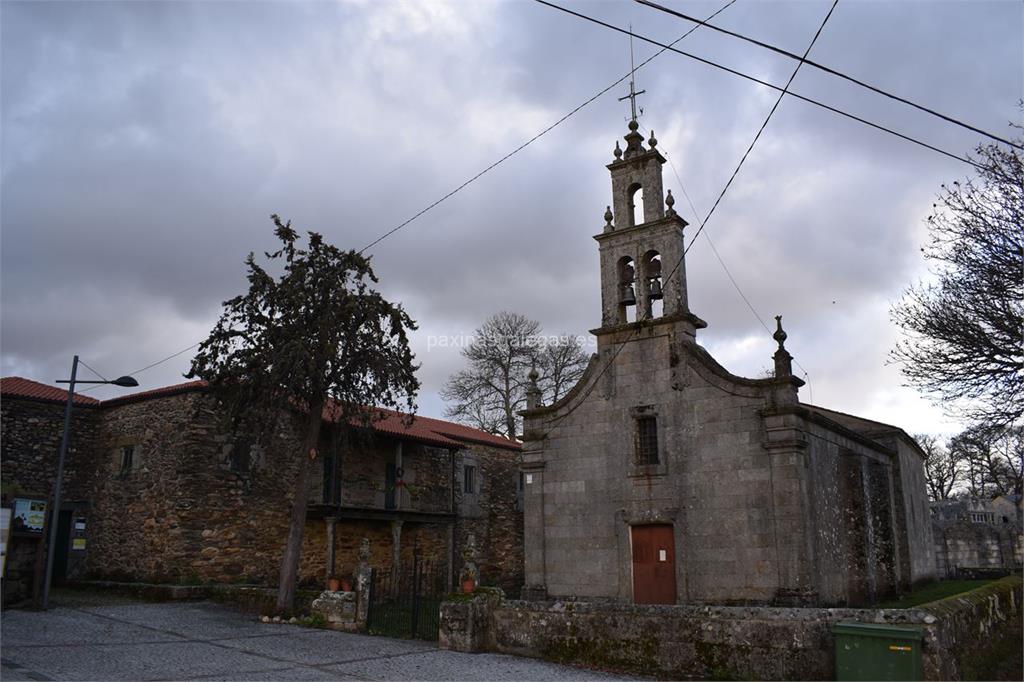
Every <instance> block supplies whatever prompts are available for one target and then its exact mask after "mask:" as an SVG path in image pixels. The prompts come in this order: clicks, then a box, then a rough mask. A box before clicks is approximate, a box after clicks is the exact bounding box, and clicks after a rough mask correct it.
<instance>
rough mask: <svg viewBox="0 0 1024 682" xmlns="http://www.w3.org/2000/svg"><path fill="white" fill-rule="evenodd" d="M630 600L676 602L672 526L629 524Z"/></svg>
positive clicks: (651, 602)
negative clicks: (631, 588) (631, 574)
mask: <svg viewBox="0 0 1024 682" xmlns="http://www.w3.org/2000/svg"><path fill="white" fill-rule="evenodd" d="M631 532H632V539H633V601H634V602H635V603H637V604H675V603H676V557H675V555H676V548H675V538H674V537H673V535H672V526H670V525H657V526H633V527H632V529H631Z"/></svg>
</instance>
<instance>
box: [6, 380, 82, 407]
mask: <svg viewBox="0 0 1024 682" xmlns="http://www.w3.org/2000/svg"><path fill="white" fill-rule="evenodd" d="M0 395H3V396H7V397H13V398H29V399H30V400H38V401H40V402H46V403H60V404H61V405H63V404H64V403H66V402H67V400H68V389H66V388H58V387H57V386H47V385H46V384H41V383H39V382H38V381H32V380H31V379H24V378H22V377H3V378H2V379H0ZM73 402H74V404H75V405H99V404H100V401H99V400H97V399H96V398H90V397H89V396H87V395H82V394H80V393H76V394H75V396H74V398H73Z"/></svg>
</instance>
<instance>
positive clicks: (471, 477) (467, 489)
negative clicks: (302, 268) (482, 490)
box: [462, 466, 476, 494]
mask: <svg viewBox="0 0 1024 682" xmlns="http://www.w3.org/2000/svg"><path fill="white" fill-rule="evenodd" d="M462 492H464V493H470V494H472V493H475V492H476V467H471V466H465V467H463V468H462Z"/></svg>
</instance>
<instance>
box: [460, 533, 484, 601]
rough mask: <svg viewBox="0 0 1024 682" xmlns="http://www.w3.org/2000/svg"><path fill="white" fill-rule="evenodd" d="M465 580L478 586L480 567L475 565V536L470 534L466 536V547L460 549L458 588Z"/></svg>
mask: <svg viewBox="0 0 1024 682" xmlns="http://www.w3.org/2000/svg"><path fill="white" fill-rule="evenodd" d="M467 580H472V581H473V586H474V587H476V586H477V585H479V584H480V567H479V565H478V564H477V549H476V536H475V535H473V533H470V534H469V535H467V536H466V546H465V547H464V548H463V549H462V570H461V571H459V586H460V588H461V586H462V584H463V583H464V582H466V581H467Z"/></svg>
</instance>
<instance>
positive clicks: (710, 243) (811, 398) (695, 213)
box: [640, 123, 814, 403]
mask: <svg viewBox="0 0 1024 682" xmlns="http://www.w3.org/2000/svg"><path fill="white" fill-rule="evenodd" d="M640 127H641V128H643V127H644V125H643V124H642V123H641V124H640ZM661 153H662V155H663V156H664V157H665V159H666V160H667V161H668V165H669V167H670V168H671V169H672V175H674V176H675V178H676V182H677V183H679V189H680V190H681V191H682V193H683V197H684V198H685V199H686V203H687V204H689V205H690V211H691V212H692V213H693V216H694V217H695V218H696V219H697V221H698V222H699V221H700V220H701V217H700V213H699V212H698V211H697V207H696V206H694V204H693V199H691V198H690V193H689V192H687V191H686V185H685V184H683V179H682V178H681V177H680V176H679V171H678V169H676V164H675V163H674V162H673V161H672V157H671V156H670V155H669V153H668V152H667V151H665V150H664V149H662V150H661ZM704 239H706V240H707V242H708V246H710V247H711V253H713V254H715V259H716V260H717V261H718V264H719V265H721V266H722V270H724V271H725V275H726V277H728V278H729V281H730V282H732V286H733V288H734V289H736V293H737V294H739V295H740V298H742V299H743V302H744V303H746V304H747V308H749V309H750V312H751V313H752V314H753V315H754V318H755V319H756V320H757V321H758V322H760V323H761V326H762V327H764V330H765V331H766V332H768V334H769V335H771V334H772V330H771V328H770V327H769V326H768V325H767V323H765V321H764V318H763V317H761V314H760V313H758V312H757V309H756V308H754V305H753V304H752V303H751V302H750V299H749V298H747V295H746V294H745V293H743V289H741V288H740V285H739V283H738V282H737V281H736V278H735V277H733V276H732V272H731V271H730V270H729V266H728V265H726V264H725V260H724V259H723V258H722V256H721V254H719V253H718V249H717V248H716V247H715V242H714V241H712V240H711V233H710V232H709V231H707V230H704ZM793 363H794V364H795V365H796V366H797V367H799V368H800V369H801V371H803V373H804V379H805V380H806V381H807V394H808V401H809V402H812V403H813V402H814V391H813V389H812V388H811V375H810V374H809V373H808V372H807V369H806V368H805V367H804V366H803V365H801V364H800V361H799V360H797V359H796V358H793Z"/></svg>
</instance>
